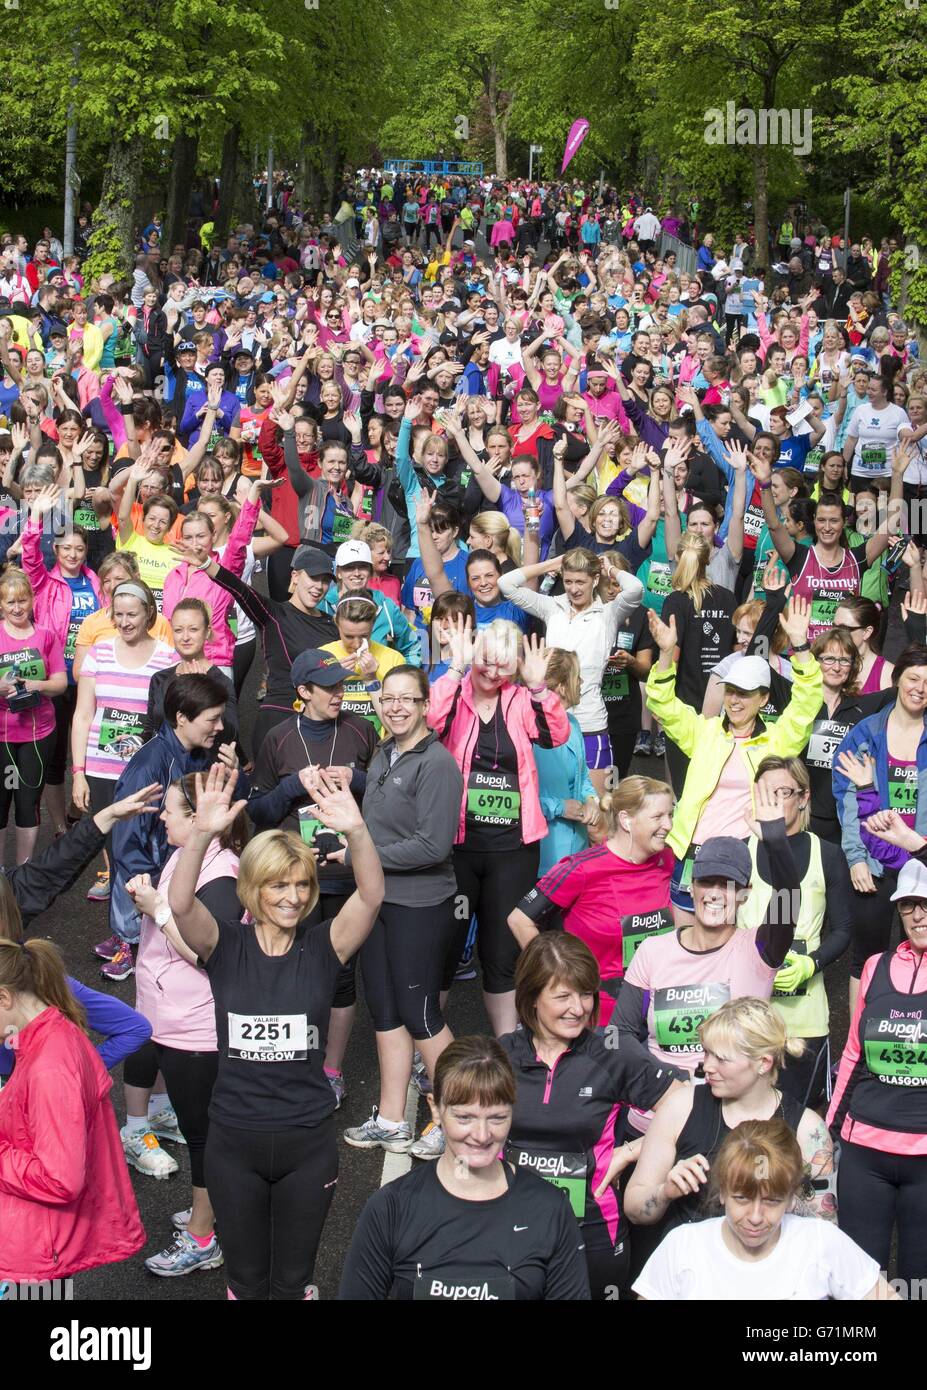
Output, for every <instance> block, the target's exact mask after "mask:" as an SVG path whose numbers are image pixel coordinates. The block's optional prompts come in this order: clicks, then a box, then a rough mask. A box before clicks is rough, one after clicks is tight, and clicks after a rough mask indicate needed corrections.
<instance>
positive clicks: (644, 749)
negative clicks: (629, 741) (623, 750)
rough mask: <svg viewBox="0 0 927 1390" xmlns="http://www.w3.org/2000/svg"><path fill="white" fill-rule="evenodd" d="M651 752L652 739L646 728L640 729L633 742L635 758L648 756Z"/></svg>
mask: <svg viewBox="0 0 927 1390" xmlns="http://www.w3.org/2000/svg"><path fill="white" fill-rule="evenodd" d="M652 753H653V739H652V738H651V736H650V732H649V730H647V729H641V731H640V733H639V734H638V736H637V741H636V743H635V744H634V756H635V758H649V757H650V756H651V754H652Z"/></svg>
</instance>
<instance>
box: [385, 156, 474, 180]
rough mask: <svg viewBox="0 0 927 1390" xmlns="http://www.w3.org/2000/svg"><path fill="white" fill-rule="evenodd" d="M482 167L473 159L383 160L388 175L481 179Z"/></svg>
mask: <svg viewBox="0 0 927 1390" xmlns="http://www.w3.org/2000/svg"><path fill="white" fill-rule="evenodd" d="M483 168H484V165H483V163H482V161H481V160H474V159H385V160H384V161H383V169H384V171H385V172H386V173H388V174H472V175H474V177H476V178H482V176H483Z"/></svg>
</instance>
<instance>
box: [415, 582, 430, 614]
mask: <svg viewBox="0 0 927 1390" xmlns="http://www.w3.org/2000/svg"><path fill="white" fill-rule="evenodd" d="M433 603H434V596H433V595H432V592H431V589H430V588H429V587H428V585H427V584H416V585H415V586H414V587H413V589H412V607H413V608H417V609H418V611H419V612H421V611H422V609H423V608H430V607H431V605H432V604H433Z"/></svg>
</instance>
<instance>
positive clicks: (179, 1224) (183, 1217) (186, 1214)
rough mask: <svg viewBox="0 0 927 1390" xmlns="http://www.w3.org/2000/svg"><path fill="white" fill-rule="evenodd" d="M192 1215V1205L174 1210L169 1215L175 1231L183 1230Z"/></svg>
mask: <svg viewBox="0 0 927 1390" xmlns="http://www.w3.org/2000/svg"><path fill="white" fill-rule="evenodd" d="M192 1215H193V1208H192V1207H187V1210H186V1211H175V1212H174V1214H173V1216H172V1217H171V1221H172V1222H173V1224H174V1229H175V1230H177V1231H185V1230H186V1229H187V1227H188V1226H189V1224H190V1217H191V1216H192Z"/></svg>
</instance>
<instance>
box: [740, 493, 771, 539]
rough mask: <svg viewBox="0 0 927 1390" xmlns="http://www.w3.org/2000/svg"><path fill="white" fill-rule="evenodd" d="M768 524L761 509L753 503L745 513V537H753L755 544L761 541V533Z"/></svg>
mask: <svg viewBox="0 0 927 1390" xmlns="http://www.w3.org/2000/svg"><path fill="white" fill-rule="evenodd" d="M765 524H766V518H765V517H764V515H763V511H762V508H761V507H757V506H755V505H753V504H752V503H751V505H750V506H749V507H748V508H747V510H746V512H745V513H744V535H745V536H752V537H753V540H754V543H755V542H756V541H757V540H758V539H759V535H760V532H761V531H762V529H763V527H764V525H765Z"/></svg>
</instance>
